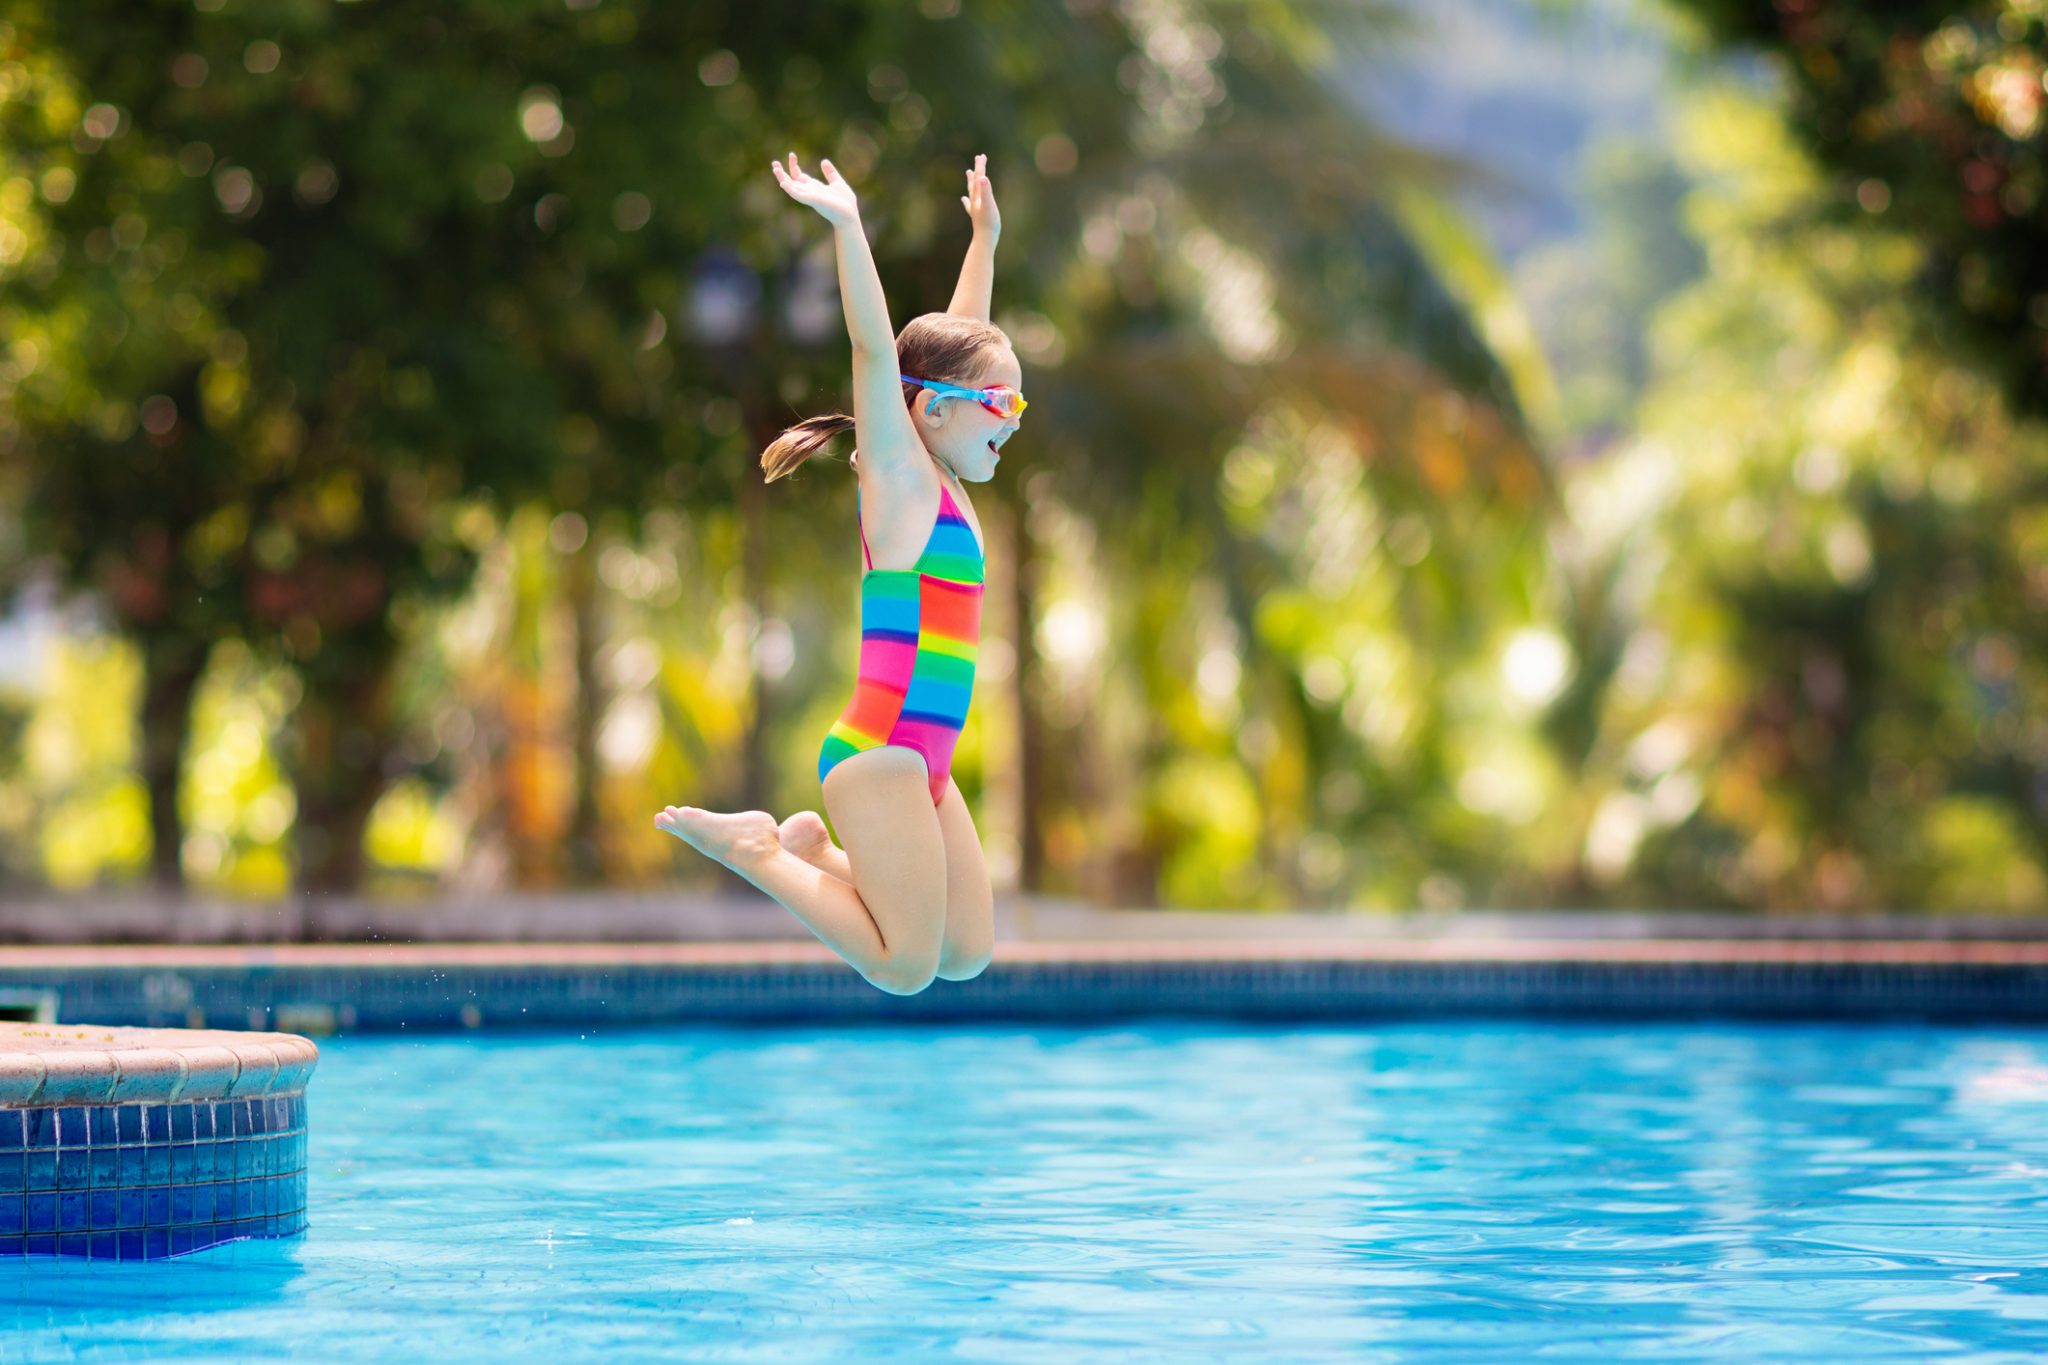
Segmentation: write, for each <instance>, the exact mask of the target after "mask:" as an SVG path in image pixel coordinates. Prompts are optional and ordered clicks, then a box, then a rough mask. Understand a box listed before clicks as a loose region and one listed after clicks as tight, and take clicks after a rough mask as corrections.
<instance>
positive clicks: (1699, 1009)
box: [0, 936, 2048, 1033]
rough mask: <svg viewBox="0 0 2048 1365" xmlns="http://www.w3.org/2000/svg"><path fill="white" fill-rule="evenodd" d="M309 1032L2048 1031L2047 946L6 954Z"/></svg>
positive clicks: (61, 1001) (1379, 943) (165, 1019)
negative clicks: (1571, 1024)
mask: <svg viewBox="0 0 2048 1365" xmlns="http://www.w3.org/2000/svg"><path fill="white" fill-rule="evenodd" d="M9 1001H12V1002H14V1008H15V1009H17V1010H21V1011H27V1010H33V1009H37V1008H46V1009H48V1010H50V1011H53V1012H54V1017H57V1018H65V1019H71V1018H92V1019H103V1020H110V1021H115V1022H120V1023H132V1024H156V1025H178V1024H183V1025H188V1026H193V1027H197V1026H201V1025H204V1024H208V1023H211V1024H215V1025H225V1026H230V1027H249V1028H282V1029H288V1030H291V1031H293V1032H298V1033H307V1032H311V1033H319V1032H326V1031H333V1030H348V1029H364V1030H385V1029H398V1028H408V1029H422V1028H425V1029H434V1028H447V1029H460V1028H476V1027H484V1026H488V1027H494V1028H495V1027H506V1026H520V1025H532V1026H559V1025H587V1024H593V1023H616V1024H656V1023H669V1022H706V1021H718V1022H734V1023H766V1022H782V1021H812V1022H816V1021H841V1022H858V1021H874V1022H890V1021H910V1020H919V1019H929V1020H989V1021H1000V1020H1020V1021H1027V1020H1043V1021H1061V1022H1072V1021H1087V1020H1099V1019H1115V1018H1134V1017H1141V1016H1146V1015H1193V1016H1209V1017H1226V1018H1234V1019H1247V1020H1259V1019H1269V1020H1276V1021H1277V1020H1301V1019H1361V1018H1393V1017H1417V1016H1427V1015H1453V1014H1504V1015H1524V1016H1586V1017H1618V1016H1628V1017H1662V1018H1702V1017H1728V1018H1807V1019H1814V1018H1842V1019H1875V1018H1925V1019H1974V1020H2011V1021H2025V1020H2048V943H2044V942H2038V941H2029V942H1997V941H1984V940H1970V941H1938V940H1937V941H1927V940H1871V939H1865V940H1855V941H1843V942H1825V941H1758V940H1704V939H1690V940H1683V941H1679V940H1644V939H1628V940H1612V941H1596V940H1585V939H1571V940H1559V939H1528V938H1499V939H1486V938H1477V937H1472V936H1461V937H1459V938H1456V939H1443V940H1413V939H1404V940H1359V939H1354V938H1347V939H1333V940H1312V939H1303V938H1292V939H1287V940H1284V941H1272V942H1257V941H1244V940H1231V941H1213V940H1203V941H1187V940H1173V941H1151V942H1147V941H1141V940H1121V941H1100V940H1091V941H1086V942H1048V941H1030V942H1011V943H999V944H998V945H997V949H996V960H995V962H994V963H993V964H992V965H991V966H990V968H989V969H988V970H987V971H986V972H985V973H983V974H982V975H981V976H980V977H978V978H976V979H975V980H973V981H967V982H945V981H941V982H937V983H935V984H934V985H933V986H932V987H931V988H930V989H928V990H926V991H924V992H923V993H921V994H919V995H915V996H892V995H887V994H884V993H883V992H880V991H877V990H875V989H874V988H873V987H871V986H869V985H867V983H865V982H864V981H862V980H861V979H860V978H859V977H858V976H856V975H855V974H854V973H853V971H852V969H851V968H849V967H847V966H846V965H845V964H844V963H842V962H840V961H839V960H838V959H837V958H836V957H835V956H833V954H832V953H831V952H830V951H829V950H827V949H826V948H824V947H823V946H822V945H820V944H817V943H814V942H781V941H777V942H762V943H708V944H678V943H658V944H617V943H557V944H549V943H516V944H433V945H343V944H334V945H318V944H305V945H280V946H272V947H260V948H253V947H227V948H201V947H183V946H161V947H148V948H17V949H7V950H0V1007H5V1006H6V1004H7V1002H9Z"/></svg>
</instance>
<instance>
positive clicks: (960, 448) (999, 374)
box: [912, 346, 1024, 483]
mask: <svg viewBox="0 0 2048 1365" xmlns="http://www.w3.org/2000/svg"><path fill="white" fill-rule="evenodd" d="M957 382H959V383H961V384H963V385H964V384H972V385H974V386H976V387H986V386H989V385H994V384H1008V385H1009V386H1010V387H1011V388H1013V389H1020V390H1021V389H1022V388H1023V387H1024V370H1023V367H1022V366H1020V365H1018V363H1017V357H1016V355H1015V353H1013V352H1012V351H1011V350H1010V348H1009V347H1007V346H1004V347H1002V348H1000V349H998V350H997V351H996V352H995V353H994V354H993V355H992V356H991V358H990V360H989V363H988V365H987V367H986V368H984V369H983V370H982V372H981V373H980V374H978V375H976V376H975V377H974V378H973V379H971V380H960V381H957ZM930 405H931V400H930V399H928V398H927V399H925V400H924V402H923V404H921V405H919V404H913V406H912V416H913V417H914V418H915V420H916V422H917V433H918V435H920V436H922V437H923V438H924V444H925V449H927V450H929V451H931V453H932V454H933V455H934V456H935V457H937V459H938V460H939V462H940V463H941V464H943V465H945V466H946V468H948V469H950V470H952V471H953V476H954V477H955V478H957V479H959V480H960V481H961V482H962V483H987V482H988V481H989V480H990V479H992V478H994V477H995V472H996V465H997V463H998V462H999V461H1000V460H1001V456H1000V455H999V454H998V452H999V451H1000V450H1001V449H1002V447H1003V442H1005V441H1007V440H1009V439H1010V438H1011V437H1012V436H1014V435H1016V434H1017V425H1018V423H1020V422H1022V421H1023V420H1024V418H1023V416H1022V415H1021V414H1020V415H1018V416H1016V417H998V416H996V414H994V413H992V412H990V411H989V410H988V409H987V408H985V407H983V406H982V405H981V404H979V403H977V402H975V401H974V400H973V399H972V398H964V397H961V396H959V395H948V396H946V397H943V398H941V399H939V403H938V411H937V412H931V413H927V412H926V411H925V410H924V409H925V408H926V407H929V406H930Z"/></svg>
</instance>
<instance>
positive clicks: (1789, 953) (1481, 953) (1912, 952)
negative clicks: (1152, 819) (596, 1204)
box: [0, 936, 2048, 1093]
mask: <svg viewBox="0 0 2048 1365" xmlns="http://www.w3.org/2000/svg"><path fill="white" fill-rule="evenodd" d="M838 960H839V959H838V957H837V955H836V954H834V953H833V952H832V951H831V950H830V949H828V948H826V947H825V946H824V945H823V944H821V943H815V942H790V941H782V940H771V941H759V942H720V943H588V942H575V943H545V942H542V943H533V942H519V943H407V944H397V943H394V944H361V943H334V944H323V943H305V944H277V945H259V946H240V945H234V946H197V945H183V944H149V945H138V946H120V945H89V946H75V947H50V946H22V947H0V968H9V967H38V968H68V969H94V968H100V969H104V968H110V967H111V968H121V967H132V968H150V967H163V968H180V967H211V968H260V967H366V968H378V967H384V968H421V967H435V966H450V967H474V966H492V967H551V966H565V965H576V966H591V965H604V964H616V965H618V966H622V967H628V966H630V967H646V966H657V967H673V968H682V969H688V968H694V967H703V968H713V967H730V966H766V965H778V964H788V965H804V966H808V965H814V964H819V963H833V962H837V961H838ZM1146 962H1160V963H1172V962H1386V963H1422V962H1427V963H1449V964H1457V963H1467V962H1469V963H1491V962H1530V963H1567V962H1585V963H1636V964H1641V963H1673V964H1686V963H1722V964H1731V965H1740V964H1750V965H1758V966H1772V965H1783V966H1798V965H1805V964H1815V963H1868V964H1872V965H1887V964H1897V965H1925V966H2048V943H2043V942H2035V941H1998V940H1981V939H1972V940H1927V939H1854V940H1846V939H1845V940H1812V939H1794V940H1756V939H1630V940H1608V941H1599V940H1587V939H1539V938H1475V937H1467V936H1460V937H1458V938H1456V939H1443V940H1416V939H1404V940H1369V941H1361V940H1358V939H1353V938H1330V939H1303V938H1288V939H1273V940H1264V941H1259V940H1240V939H1233V940H1188V939H1170V940H1169V939H1158V940H1142V939H1122V940H1116V941H1100V940H1087V941H1081V940H1072V941H1060V940H1030V941H1024V942H1008V943H998V944H997V945H996V954H995V961H994V963H993V964H992V969H1001V968H1003V967H1004V966H1006V965H1017V966H1024V965H1034V966H1035V965H1065V964H1082V963H1115V964H1122V965H1129V964H1138V963H1146ZM235 1036H236V1037H243V1036H248V1035H235ZM269 1036H278V1035H269ZM251 1093H253V1092H251Z"/></svg>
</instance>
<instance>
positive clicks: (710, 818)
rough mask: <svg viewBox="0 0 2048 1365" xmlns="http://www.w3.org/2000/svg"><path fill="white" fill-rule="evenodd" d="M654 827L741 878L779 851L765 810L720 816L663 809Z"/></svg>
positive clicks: (692, 808)
mask: <svg viewBox="0 0 2048 1365" xmlns="http://www.w3.org/2000/svg"><path fill="white" fill-rule="evenodd" d="M654 827H655V828H656V829H658V830H662V831H663V832H665V833H668V834H673V835H675V836H676V838H678V839H681V840H682V841H683V842H684V843H686V844H688V845H689V846H690V847H691V848H694V849H696V850H697V851H698V852H699V853H702V854H703V855H704V856H705V857H707V858H716V859H717V860H718V861H719V862H721V863H724V864H725V865H726V866H727V867H729V868H731V869H732V870H733V871H735V872H737V873H739V874H740V875H741V876H745V875H746V874H747V871H748V869H750V868H754V867H758V866H759V865H760V864H761V863H762V862H764V861H766V860H767V859H769V858H772V857H774V856H775V855H776V854H777V853H779V852H781V851H782V844H781V841H780V840H779V839H778V838H777V835H776V825H775V817H774V816H772V815H770V814H769V813H768V812H767V811H765V810H748V811H740V812H739V813H738V814H735V815H721V814H719V813H717V812H715V811H708V810H698V809H697V808H696V807H695V806H664V807H663V808H662V812H661V814H659V815H657V816H655V817H654Z"/></svg>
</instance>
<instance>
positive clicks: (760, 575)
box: [739, 427, 774, 810]
mask: <svg viewBox="0 0 2048 1365" xmlns="http://www.w3.org/2000/svg"><path fill="white" fill-rule="evenodd" d="M762 429H763V430H765V429H766V428H765V427H763V428H762ZM773 439H774V433H772V432H771V433H770V434H769V436H768V438H767V440H761V439H758V433H757V440H756V442H755V449H757V450H758V449H761V448H764V447H765V446H766V445H767V442H768V440H773ZM739 502H740V582H741V584H742V585H743V586H742V589H741V590H742V591H743V592H745V593H746V595H747V606H748V607H749V608H750V609H752V611H753V613H754V620H755V621H756V622H757V623H758V622H764V621H766V620H767V619H768V485H767V484H766V483H764V482H763V481H762V479H761V475H760V471H759V470H758V469H749V470H748V471H747V472H746V473H744V474H742V475H741V476H740V492H739ZM758 644H759V634H758V626H757V629H756V645H757V646H758ZM759 659H760V655H759V652H758V649H757V651H756V654H755V666H754V667H752V668H749V669H748V670H747V691H748V698H747V729H746V736H745V750H744V752H745V758H744V768H743V770H742V772H741V775H740V782H741V786H740V809H742V810H767V809H768V800H769V794H770V793H771V792H772V791H773V790H774V779H773V777H772V775H771V774H770V773H769V771H768V726H769V723H770V720H771V717H770V715H769V693H768V687H767V685H766V684H765V683H764V682H763V681H762V679H761V669H760V663H759Z"/></svg>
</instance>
